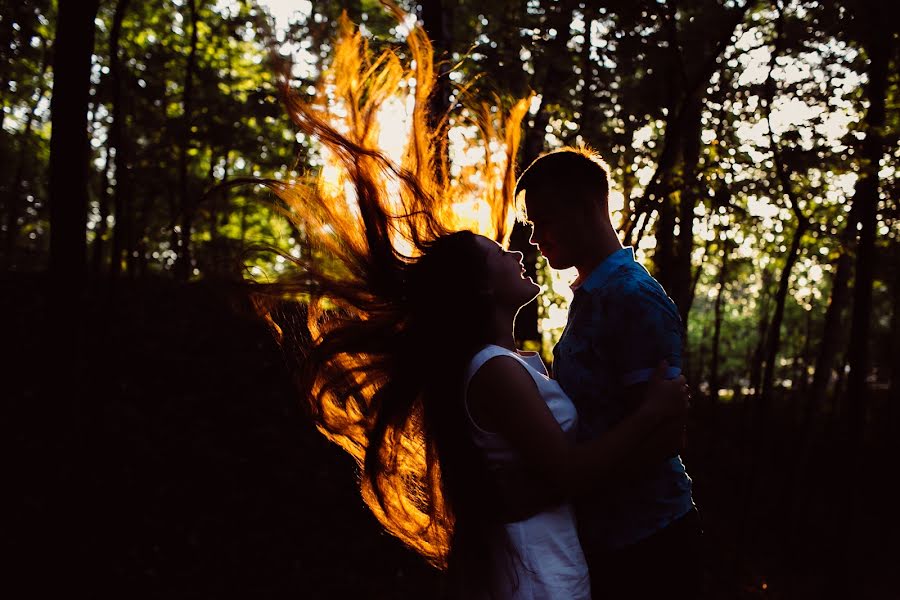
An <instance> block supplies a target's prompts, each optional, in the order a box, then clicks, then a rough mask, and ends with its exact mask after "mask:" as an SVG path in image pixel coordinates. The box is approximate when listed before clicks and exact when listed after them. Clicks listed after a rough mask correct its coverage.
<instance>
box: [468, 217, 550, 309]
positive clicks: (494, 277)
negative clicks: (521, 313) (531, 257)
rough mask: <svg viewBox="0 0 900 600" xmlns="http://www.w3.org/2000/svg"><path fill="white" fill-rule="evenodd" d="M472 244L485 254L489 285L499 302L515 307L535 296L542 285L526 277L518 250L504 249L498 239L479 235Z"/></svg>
mask: <svg viewBox="0 0 900 600" xmlns="http://www.w3.org/2000/svg"><path fill="white" fill-rule="evenodd" d="M475 243H476V244H477V245H478V247H479V248H481V250H482V252H483V253H484V264H485V270H486V271H487V277H488V285H489V287H490V289H491V291H492V292H493V295H494V299H495V301H496V302H497V303H498V304H500V305H501V306H504V307H508V308H512V309H518V308H519V307H520V306H522V305H524V304H528V303H529V302H531V301H532V300H533V299H534V298H535V296H537V295H538V292H540V290H541V288H540V287H539V286H538V285H537V284H536V283H535V282H534V281H532V279H531V277H526V276H525V267H524V266H523V265H522V253H521V252H509V251H507V250H504V249H503V248H502V247H501V246H500V244H498V243H497V242H495V241H493V240H491V239H490V238H486V237H484V236H480V235H479V236H477V237H476V239H475Z"/></svg>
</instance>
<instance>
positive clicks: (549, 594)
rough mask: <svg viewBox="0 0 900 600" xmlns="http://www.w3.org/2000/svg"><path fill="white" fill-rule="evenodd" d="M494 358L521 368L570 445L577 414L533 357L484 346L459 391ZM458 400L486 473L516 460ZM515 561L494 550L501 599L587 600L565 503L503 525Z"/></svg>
mask: <svg viewBox="0 0 900 600" xmlns="http://www.w3.org/2000/svg"><path fill="white" fill-rule="evenodd" d="M495 356H510V357H512V358H514V359H516V360H518V361H519V362H521V363H522V364H523V365H524V366H525V370H526V371H528V373H529V374H530V375H531V378H532V379H533V380H534V383H535V384H536V385H537V388H538V391H539V392H540V394H541V397H543V399H544V401H545V402H546V403H547V406H548V407H549V408H550V412H551V413H553V417H554V418H555V419H556V422H557V423H559V426H560V427H561V428H562V430H563V432H565V434H566V436H567V437H568V438H569V439H570V440H572V441H573V442H574V440H575V427H576V425H577V422H578V413H577V412H576V411H575V406H574V405H573V404H572V401H571V400H570V399H569V397H568V396H566V395H565V393H564V392H563V391H562V389H561V388H560V387H559V384H557V383H556V382H555V381H554V380H552V379H550V378H549V377H548V376H547V369H546V367H545V366H544V362H543V361H542V360H541V357H540V356H539V355H538V354H533V355H525V356H521V355H519V354H518V353H516V352H512V351H510V350H507V349H506V348H502V347H500V346H494V345H489V346H486V347H485V348H483V349H482V350H481V351H479V352H478V353H477V354H476V355H475V356H474V357H473V358H472V361H471V362H470V363H469V367H468V368H467V369H466V376H465V388H464V390H468V387H469V382H470V381H471V380H472V377H473V376H474V375H475V373H477V372H478V369H480V368H481V367H482V366H483V365H484V363H486V362H487V361H488V360H490V359H492V358H494V357H495ZM463 402H464V404H465V407H466V414H467V415H468V418H469V429H470V431H471V433H472V437H473V439H474V440H475V444H476V445H477V446H478V447H479V448H481V449H482V451H483V452H484V454H485V457H486V458H487V460H488V469H491V467H493V468H495V469H496V468H498V467H502V466H503V465H507V464H509V463H510V462H515V461H518V460H519V457H518V454H517V453H516V451H515V450H513V448H512V447H511V446H510V445H509V444H508V443H507V442H506V440H504V439H503V437H502V436H501V435H499V434H497V433H492V432H490V431H485V430H483V429H481V428H480V427H478V425H476V424H475V421H474V420H473V419H472V415H471V413H470V412H469V405H468V401H467V400H466V394H465V392H464V393H463ZM504 528H505V529H506V533H507V535H508V536H509V541H510V543H511V544H512V546H513V548H514V549H515V551H516V553H517V555H518V558H519V561H518V562H516V561H513V564H514V568H513V570H512V571H510V570H509V567H508V566H506V565H509V564H510V560H509V557H508V556H507V554H506V553H507V550H506V549H505V547H504V546H502V545H499V546H497V547H495V550H494V555H495V559H494V560H495V563H494V564H495V584H494V585H495V591H497V592H499V594H498V595H499V597H500V598H501V599H504V600H513V599H514V600H557V599H559V600H562V599H565V600H590V598H591V581H590V576H589V574H588V568H587V562H586V561H585V559H584V553H583V552H582V550H581V544H580V543H579V542H578V533H577V528H576V526H575V513H574V511H573V510H572V507H571V505H570V504H569V503H568V502H566V503H563V504H560V505H558V506H555V507H550V508H548V509H547V510H545V511H543V512H540V513H537V514H536V515H533V516H531V517H529V518H527V519H524V520H522V521H516V522H514V523H506V524H504Z"/></svg>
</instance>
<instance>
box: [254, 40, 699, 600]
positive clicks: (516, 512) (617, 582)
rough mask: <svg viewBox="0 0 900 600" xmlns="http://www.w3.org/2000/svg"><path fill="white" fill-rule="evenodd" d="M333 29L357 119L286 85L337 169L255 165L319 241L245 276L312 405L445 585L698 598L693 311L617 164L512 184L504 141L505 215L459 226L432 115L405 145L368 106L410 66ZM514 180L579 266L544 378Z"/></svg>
mask: <svg viewBox="0 0 900 600" xmlns="http://www.w3.org/2000/svg"><path fill="white" fill-rule="evenodd" d="M344 29H346V31H345V32H344V36H343V38H342V41H340V42H339V49H341V51H340V52H338V53H337V56H339V57H342V60H343V61H344V62H343V63H339V65H338V66H339V67H340V68H338V69H337V72H338V73H343V74H344V75H346V73H344V72H343V71H342V70H341V69H345V70H346V69H347V68H350V69H351V70H352V69H357V70H359V73H358V74H357V75H358V76H355V77H351V78H345V79H343V80H341V85H342V87H340V86H339V87H338V88H335V89H337V90H338V91H341V92H342V93H343V94H344V100H345V102H346V103H348V105H349V106H351V107H352V108H353V109H354V110H352V111H350V112H348V113H347V114H348V115H350V116H351V117H353V119H352V120H351V121H349V123H344V122H338V121H337V120H336V119H337V118H338V117H337V116H336V114H335V113H332V112H329V111H328V110H327V109H323V108H322V106H327V102H324V101H323V102H322V103H321V106H320V105H319V104H316V103H315V102H313V101H304V100H300V99H299V98H297V97H296V96H291V95H288V96H287V98H288V108H289V111H290V113H291V116H292V118H293V120H294V122H295V123H296V125H297V126H298V127H299V129H300V130H301V131H303V132H304V133H306V134H307V135H309V136H310V137H311V138H315V139H317V140H319V141H320V142H321V143H322V144H323V145H324V146H325V147H326V148H327V149H328V150H329V151H330V155H331V156H332V157H334V159H335V160H336V161H337V162H338V164H339V166H340V169H341V170H342V172H343V173H344V176H345V180H344V185H343V186H333V185H332V186H322V185H319V184H318V183H317V180H315V179H313V180H312V181H311V182H306V183H304V180H301V181H291V182H280V181H267V182H262V183H265V184H266V185H268V186H269V187H270V188H271V189H272V190H273V191H274V192H275V193H276V194H277V195H278V197H279V198H280V200H281V201H283V202H284V204H285V205H286V208H287V210H285V211H284V213H285V214H287V215H289V216H290V217H291V218H292V220H293V221H294V225H295V231H296V232H298V234H302V236H303V237H304V239H305V246H304V247H305V248H306V249H308V250H309V251H304V252H301V253H296V252H293V251H292V252H290V253H288V252H285V253H283V255H282V256H283V258H284V259H285V260H284V261H283V262H284V264H288V265H290V264H293V265H295V266H296V267H298V268H296V269H293V270H290V271H288V274H287V275H285V276H284V277H282V278H281V279H280V280H279V281H277V282H274V283H269V284H253V287H252V290H253V292H252V293H253V296H254V298H255V300H256V306H257V307H258V308H259V309H260V311H261V312H262V313H263V315H264V317H265V319H266V321H267V322H268V323H269V324H270V325H271V326H272V329H273V332H274V334H275V335H276V337H277V338H278V339H279V340H280V342H281V343H282V345H283V347H284V349H285V350H286V356H287V357H288V359H289V361H290V364H291V365H293V367H295V380H296V382H297V383H298V384H299V386H300V391H301V396H302V398H303V399H304V401H305V402H306V404H307V406H308V408H309V414H310V416H311V417H312V418H313V419H314V421H315V423H316V425H317V426H318V428H319V430H320V431H321V432H323V433H324V434H325V435H326V436H327V437H328V438H329V439H331V440H332V441H334V442H336V443H338V444H339V445H340V446H341V447H343V448H344V449H345V450H346V451H347V452H348V453H350V454H351V455H352V456H353V457H354V458H355V459H356V460H357V463H358V465H359V467H360V482H359V483H360V488H361V493H362V497H363V499H364V501H365V502H366V504H367V505H368V507H369V508H370V509H371V511H372V513H373V514H374V515H375V517H376V518H377V519H378V520H379V521H380V522H381V523H382V524H383V525H384V527H385V528H386V529H387V530H388V531H389V532H390V533H391V534H393V535H394V536H396V537H398V538H399V539H401V540H402V541H403V542H404V543H406V544H407V545H408V546H409V547H411V548H412V549H414V550H415V551H417V552H419V553H420V554H421V555H422V556H423V557H425V558H426V559H427V560H428V561H429V562H431V563H432V564H433V565H435V566H437V567H438V568H440V569H442V570H444V571H445V572H446V575H447V577H446V578H445V579H444V581H445V582H446V587H445V590H444V591H445V595H446V596H449V597H453V598H465V599H468V598H496V599H500V600H503V599H521V600H543V599H547V600H550V599H553V600H556V599H558V600H576V599H586V598H592V597H593V598H595V599H601V598H610V599H617V600H618V599H626V598H672V599H680V598H685V599H687V598H696V597H697V596H698V593H699V561H698V556H697V551H698V545H699V536H700V527H699V520H698V517H697V513H696V509H695V507H694V504H693V500H692V496H691V480H690V478H689V477H688V475H687V474H686V473H685V469H684V465H683V464H682V462H681V459H680V458H679V456H678V454H679V451H680V450H681V447H682V443H683V432H684V422H685V417H686V412H687V404H688V399H689V390H688V387H687V385H686V384H685V380H684V377H683V376H682V375H681V372H680V367H681V355H682V345H683V342H684V339H683V335H684V332H683V326H682V323H681V320H680V318H679V315H678V312H677V310H676V309H675V306H674V305H673V303H672V301H671V300H670V299H669V298H668V296H667V295H666V293H665V291H664V290H663V289H662V287H661V286H660V285H659V283H658V282H657V281H656V280H655V279H653V278H652V277H651V276H650V275H649V274H648V272H647V271H646V270H645V269H644V268H643V267H642V266H641V265H640V264H639V263H637V262H636V261H635V258H634V254H633V251H632V249H631V248H623V247H622V245H621V243H620V241H619V239H618V236H617V233H616V231H615V229H614V227H613V226H612V224H611V222H610V215H609V206H608V196H609V172H608V169H607V167H606V165H605V164H604V162H603V161H602V160H601V159H600V158H599V157H598V156H597V155H596V154H594V153H592V152H591V151H588V150H586V149H582V148H564V149H562V150H557V151H554V152H550V153H548V154H545V155H543V156H541V157H539V158H538V159H537V160H536V161H535V162H534V163H532V164H531V165H530V166H528V168H527V169H525V171H524V172H523V173H522V175H521V176H520V178H519V179H518V181H515V179H514V178H513V177H512V173H513V172H514V171H513V166H514V159H513V157H514V156H515V151H516V145H517V138H516V137H515V136H512V137H509V138H508V143H507V164H506V171H505V172H506V173H507V176H506V177H505V179H504V184H503V186H502V189H503V194H502V198H501V199H500V204H501V206H495V207H494V208H495V209H496V210H494V214H495V215H501V216H500V217H499V218H497V219H495V220H496V222H497V223H498V225H497V226H496V227H495V228H494V229H493V230H492V231H487V233H488V234H489V235H490V236H491V237H485V236H482V235H479V234H477V233H476V232H473V231H459V230H457V229H456V228H455V227H454V226H453V225H451V224H448V218H447V214H448V210H447V208H448V206H449V205H450V204H451V202H452V197H453V195H452V190H451V189H449V188H448V184H447V178H446V177H441V176H440V174H441V173H443V174H446V173H447V172H448V170H447V165H446V160H447V157H446V152H445V150H446V148H445V147H443V146H442V145H441V143H440V139H441V137H440V136H439V135H436V132H435V131H434V130H433V124H432V123H431V120H430V119H429V118H428V113H427V111H426V110H424V109H423V110H419V109H416V110H413V111H412V112H411V120H412V123H411V126H410V132H411V133H410V134H409V137H410V139H409V140H408V142H409V143H408V144H407V148H406V154H405V155H404V158H403V160H402V162H401V163H400V164H397V163H395V162H393V161H391V160H390V159H389V158H387V157H386V156H385V155H384V154H383V153H381V152H380V150H379V149H378V148H377V147H374V146H373V140H374V139H376V138H377V135H376V132H375V129H374V125H373V123H374V120H373V119H372V118H370V117H371V115H374V114H377V112H378V110H379V108H380V107H381V105H382V104H383V103H384V99H385V98H387V97H389V96H390V94H391V93H394V92H395V91H396V90H395V89H393V87H394V86H395V85H396V83H395V82H396V81H397V80H399V79H398V78H400V79H402V78H404V77H411V76H412V74H404V73H399V72H398V73H393V71H391V69H396V68H399V67H397V66H396V65H397V63H396V61H395V60H376V61H369V60H368V59H366V60H363V59H364V58H366V57H367V56H368V55H367V54H366V53H367V52H368V50H367V46H366V45H365V44H364V43H363V42H362V41H361V38H360V36H359V34H355V33H353V31H352V28H350V27H349V25H348V24H347V23H345V24H344ZM408 45H409V49H410V52H411V53H412V57H413V58H414V59H415V60H416V64H417V65H418V67H417V69H418V70H417V71H416V72H415V74H414V75H415V77H416V78H417V87H416V96H415V98H416V102H424V101H426V100H427V98H428V95H429V94H428V90H429V89H430V86H431V85H433V83H434V80H433V72H432V70H431V69H429V68H425V67H427V66H429V65H430V64H431V63H430V46H429V44H428V40H427V38H426V37H425V36H424V33H423V32H421V31H419V29H418V28H414V29H413V30H412V31H411V32H410V34H409V38H408ZM353 56H358V57H362V58H360V60H357V61H356V62H354V61H351V60H349V58H348V57H350V58H352V57H353ZM388 58H390V57H388ZM345 63H346V64H345ZM370 64H371V65H374V66H372V67H371V68H369V67H368V66H367V65H370ZM423 65H425V67H423ZM379 69H380V70H379ZM354 86H355V87H354ZM325 94H326V92H325V91H322V92H321V94H320V95H321V97H322V98H325ZM520 104H521V103H520ZM522 106H523V107H526V108H527V103H526V104H522ZM524 110H525V109H524V108H522V109H520V110H519V111H518V113H516V114H517V115H518V117H517V118H518V119H521V118H522V115H524ZM514 112H515V111H514ZM366 115H368V117H366ZM364 117H365V118H364ZM517 126H518V121H515V120H511V125H509V128H510V130H515V128H516V127H517ZM488 166H490V165H488ZM487 172H488V170H487V169H486V173H487ZM513 184H515V193H513V190H512V189H511V188H512V187H513ZM329 190H331V191H329ZM334 190H338V192H335V191H334ZM343 190H350V191H352V193H351V192H350V191H347V192H343V193H345V194H346V196H339V197H336V196H335V193H341V192H342V191H343ZM514 197H515V198H519V199H520V200H522V202H523V204H522V206H520V209H521V211H520V212H521V213H523V214H525V215H527V220H528V221H529V222H530V224H531V226H532V227H533V234H532V243H534V244H536V245H537V246H538V247H539V248H540V251H541V252H542V253H543V255H544V256H545V257H546V258H547V261H548V262H549V263H550V265H551V266H552V267H554V268H557V269H564V268H569V267H575V268H576V269H577V271H578V279H577V280H576V282H575V285H574V288H575V295H574V299H573V301H572V304H571V306H570V309H569V317H568V323H567V325H566V328H565V331H564V333H563V335H562V337H561V339H560V341H559V343H558V344H557V345H556V347H555V348H554V351H553V363H552V373H548V372H547V370H546V368H545V367H544V364H543V363H542V361H541V359H540V357H539V356H538V355H537V354H533V353H532V354H529V353H526V352H520V351H518V350H517V348H516V345H515V341H514V337H513V321H514V319H515V317H516V314H517V312H518V311H519V309H520V308H521V307H522V306H524V305H525V304H527V303H529V302H531V301H532V300H534V299H535V297H536V296H537V294H538V292H539V291H540V288H539V287H538V286H537V285H536V284H535V283H534V282H533V281H532V280H531V279H530V278H528V277H526V276H525V271H524V268H523V266H522V263H521V260H522V255H521V253H519V252H510V251H507V250H506V249H505V248H504V241H505V240H506V239H507V233H506V229H507V228H508V219H506V217H505V216H503V215H508V214H510V211H509V210H508V209H510V208H511V206H510V205H511V204H512V203H513V198H514ZM501 225H502V226H501Z"/></svg>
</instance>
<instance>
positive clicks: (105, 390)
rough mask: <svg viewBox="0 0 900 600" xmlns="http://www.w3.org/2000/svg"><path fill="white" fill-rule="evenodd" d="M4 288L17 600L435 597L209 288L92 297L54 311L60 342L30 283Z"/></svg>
mask: <svg viewBox="0 0 900 600" xmlns="http://www.w3.org/2000/svg"><path fill="white" fill-rule="evenodd" d="M3 287H4V290H5V291H4V293H3V294H2V296H3V301H2V302H3V314H4V316H5V317H6V318H5V319H4V320H5V321H7V323H6V324H5V326H4V332H5V335H4V337H5V338H6V343H5V344H4V346H6V348H7V350H11V352H10V353H9V354H7V357H8V358H7V359H6V365H5V366H6V367H8V368H9V370H8V371H7V373H8V375H7V377H5V378H4V379H6V382H5V384H4V388H5V389H4V392H5V393H4V394H3V396H4V397H5V400H4V413H5V414H4V415H3V418H2V422H3V423H4V424H5V425H4V429H6V427H7V426H8V427H9V429H8V430H7V431H6V432H5V433H4V435H3V438H4V440H5V441H6V442H7V443H11V445H12V448H10V449H9V451H8V452H5V453H4V454H5V458H6V459H7V463H8V464H9V467H8V470H6V474H7V477H6V478H5V482H4V488H5V489H6V493H4V495H5V496H7V498H8V499H9V500H10V505H9V508H8V509H7V511H6V515H5V517H6V518H5V519H4V521H5V522H6V523H7V524H8V526H9V528H8V529H7V527H4V529H5V530H6V533H5V534H4V535H3V544H4V546H5V547H6V551H5V552H4V554H5V555H6V556H7V557H10V558H11V559H12V562H9V563H7V564H6V565H5V567H6V568H5V569H4V571H6V572H8V573H10V574H12V575H13V576H14V580H15V581H16V582H17V587H19V588H20V591H21V595H20V594H19V593H17V594H16V597H22V598H24V597H49V596H47V594H48V593H50V592H70V593H75V592H76V591H77V592H78V595H79V596H82V595H85V596H87V597H128V598H135V597H156V598H182V597H192V598H261V597H272V598H277V597H285V598H287V597H290V598H339V597H354V596H356V597H365V598H421V597H422V596H423V592H424V593H425V594H426V595H432V594H431V592H430V590H433V589H434V586H435V583H436V578H435V576H434V571H433V570H432V569H431V568H430V567H428V566H427V565H426V564H425V563H424V562H423V561H421V560H420V559H419V558H418V557H417V556H415V555H413V554H412V553H410V552H408V551H407V550H406V549H405V548H403V547H402V545H401V544H400V543H399V542H397V541H396V540H394V539H393V538H392V537H390V536H388V535H387V534H384V533H383V532H382V531H381V529H380V527H379V525H378V524H377V523H376V521H375V520H374V519H373V518H372V517H371V515H370V514H369V513H368V511H367V509H366V508H365V506H364V505H363V503H362V500H361V499H360V497H359V493H358V492H357V489H356V486H355V480H354V477H355V475H354V474H355V470H354V465H353V463H352V460H351V459H349V457H347V456H346V455H345V454H343V452H342V451H340V450H339V449H338V448H337V447H336V446H333V445H331V444H329V443H327V442H326V441H325V439H324V438H323V437H322V436H321V435H319V434H318V432H316V431H315V430H314V429H313V428H312V426H311V425H310V424H309V423H307V422H306V421H305V420H304V419H303V417H302V414H301V411H300V408H299V403H298V402H297V398H296V395H295V394H294V393H293V390H292V388H291V386H290V382H289V381H288V378H287V375H286V373H285V369H284V366H283V360H282V358H281V356H280V351H279V349H278V348H277V346H276V345H275V343H274V341H273V340H272V338H271V336H270V335H269V333H268V331H267V330H266V329H265V327H264V326H262V325H261V324H260V323H258V322H256V321H254V320H251V319H249V317H242V316H241V313H238V312H235V311H234V310H233V309H232V306H231V302H230V301H229V300H228V296H227V295H226V294H225V293H224V291H223V290H222V289H220V288H217V287H216V286H212V285H208V284H196V285H189V286H179V285H177V284H173V283H171V282H166V281H147V282H141V283H135V284H130V283H129V284H120V286H119V288H118V290H116V291H115V292H114V293H113V292H111V291H110V290H108V289H91V290H90V291H88V292H87V293H86V295H85V302H83V303H82V302H78V301H75V300H69V301H67V305H68V306H69V307H70V308H76V307H77V309H78V310H77V311H75V314H77V315H78V318H80V324H81V325H83V330H82V331H79V332H75V333H74V335H75V336H77V337H78V336H80V337H81V340H80V343H77V344H72V340H71V339H60V334H63V333H64V332H61V331H54V329H53V323H54V321H55V319H54V318H53V316H52V315H51V314H50V312H49V311H50V310H51V307H52V306H53V305H54V302H53V300H52V298H51V296H50V294H49V293H48V292H49V290H48V289H47V288H46V287H45V284H44V282H43V281H41V280H39V279H27V278H17V279H16V280H13V281H10V280H7V281H6V282H5V285H4V286H3ZM65 333H66V334H68V335H73V334H72V331H71V330H70V331H67V332H65ZM61 346H62V347H71V346H78V352H77V354H74V355H71V356H69V357H68V360H69V362H68V364H59V363H55V362H51V361H50V357H51V356H52V355H53V354H54V347H57V348H58V347H61ZM4 587H7V586H6V585H4ZM7 589H9V588H7Z"/></svg>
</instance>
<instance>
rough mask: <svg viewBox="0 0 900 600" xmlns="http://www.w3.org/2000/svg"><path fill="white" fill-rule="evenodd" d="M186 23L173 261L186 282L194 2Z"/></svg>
mask: <svg viewBox="0 0 900 600" xmlns="http://www.w3.org/2000/svg"><path fill="white" fill-rule="evenodd" d="M187 8H188V15H189V16H188V21H189V22H190V28H191V42H190V44H191V45H190V51H189V52H188V57H187V64H186V65H185V68H184V93H183V96H182V101H181V105H182V111H183V113H184V114H183V116H182V125H181V127H182V129H181V144H180V145H179V151H178V211H179V216H180V221H181V231H180V232H179V235H178V244H179V247H178V248H177V250H176V252H177V253H178V257H177V258H176V260H175V276H176V277H177V278H178V279H180V280H182V281H187V280H188V279H190V277H191V272H192V270H193V264H192V263H193V260H192V258H191V228H192V227H193V220H194V215H193V210H194V209H193V206H191V204H192V203H191V199H190V185H189V182H188V150H189V149H190V145H191V126H192V122H193V119H192V116H193V115H192V112H193V102H194V96H193V93H194V71H195V70H196V68H197V0H187Z"/></svg>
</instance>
